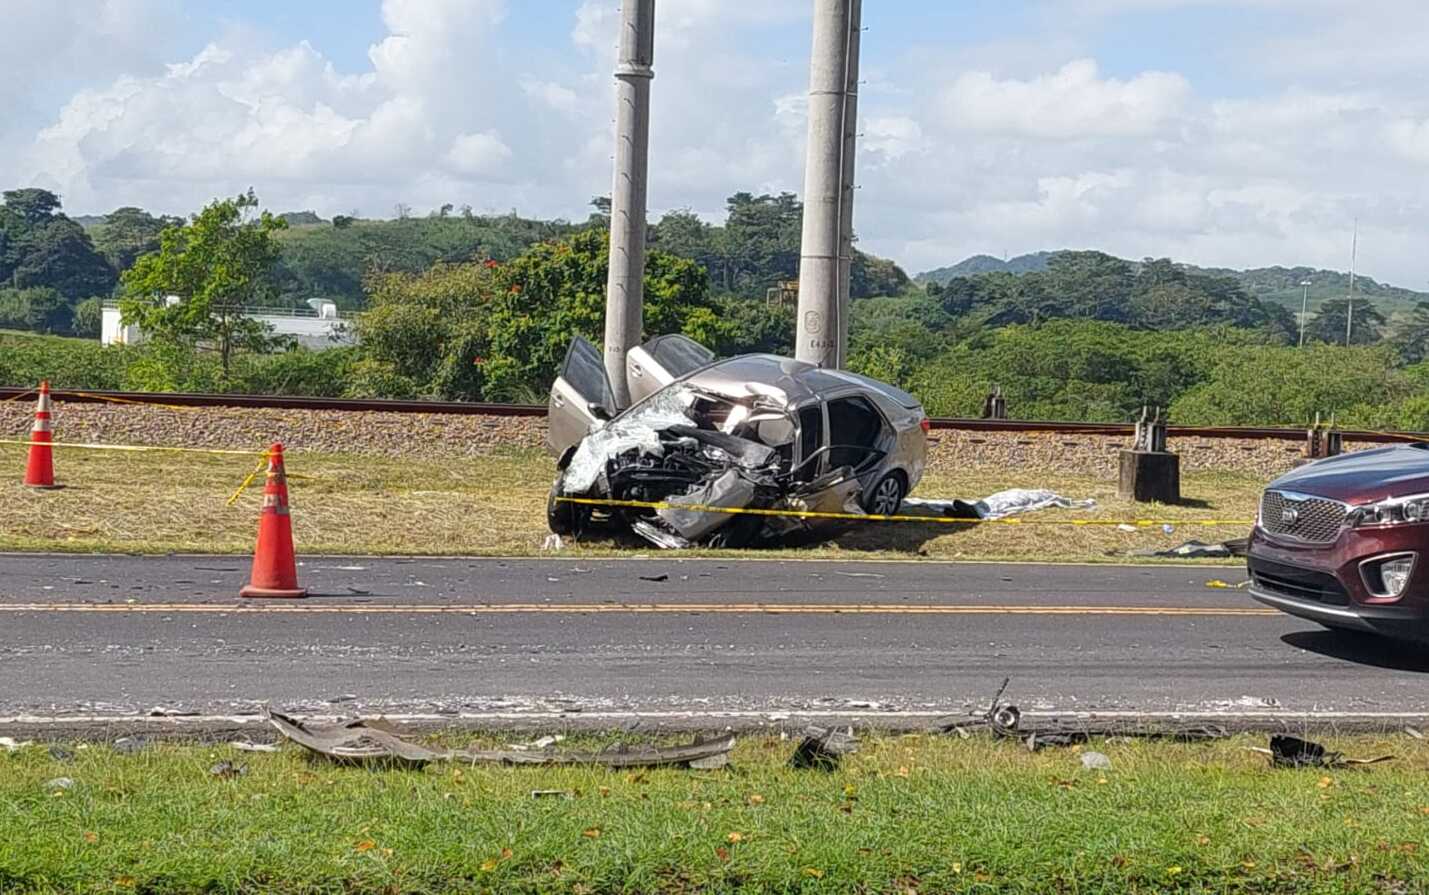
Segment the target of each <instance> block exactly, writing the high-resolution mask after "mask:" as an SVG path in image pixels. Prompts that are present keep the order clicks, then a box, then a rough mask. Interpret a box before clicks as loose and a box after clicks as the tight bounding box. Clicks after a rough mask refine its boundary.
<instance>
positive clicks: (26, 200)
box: [3, 188, 60, 226]
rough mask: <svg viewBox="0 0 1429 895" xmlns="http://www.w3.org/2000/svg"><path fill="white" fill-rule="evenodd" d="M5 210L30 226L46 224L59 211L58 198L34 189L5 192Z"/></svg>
mask: <svg viewBox="0 0 1429 895" xmlns="http://www.w3.org/2000/svg"><path fill="white" fill-rule="evenodd" d="M3 195H4V198H5V208H6V209H7V210H8V211H10V212H11V213H13V214H14V215H16V216H17V217H19V219H20V220H21V221H23V222H25V223H26V224H29V225H30V226H35V225H37V224H45V223H48V222H49V221H50V220H51V219H53V218H54V216H55V215H56V213H58V212H59V210H60V197H59V196H57V195H55V194H54V193H52V192H50V191H49V190H42V189H36V188H28V189H22V190H6V191H5V192H4V194H3Z"/></svg>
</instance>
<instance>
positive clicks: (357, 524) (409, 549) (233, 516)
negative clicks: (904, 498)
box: [0, 446, 1261, 561]
mask: <svg viewBox="0 0 1429 895" xmlns="http://www.w3.org/2000/svg"><path fill="white" fill-rule="evenodd" d="M56 454H57V458H56V466H57V472H58V478H59V480H60V481H61V482H63V483H64V484H65V487H64V488H63V489H61V490H59V491H48V492H47V491H32V490H28V489H25V488H23V487H21V486H20V485H19V484H18V479H19V475H18V470H20V469H21V468H22V467H23V460H24V449H23V448H20V447H15V446H0V468H6V469H12V470H16V471H17V472H16V475H15V476H14V477H12V478H11V479H10V481H8V482H6V483H5V484H3V485H0V495H3V497H4V500H3V501H0V549H4V550H67V551H82V552H97V551H117V552H138V553H163V552H213V553H228V552H232V553H242V552H246V551H248V550H250V549H251V548H252V543H253V536H254V532H255V530H256V524H257V513H258V506H259V503H260V501H261V492H262V489H261V483H262V479H261V476H260V477H259V479H258V480H257V481H256V482H255V484H254V486H253V487H251V488H250V489H249V490H248V491H247V492H245V493H244V494H243V495H242V497H241V498H240V499H239V500H238V501H237V502H235V503H234V504H233V505H232V506H229V505H228V504H227V501H228V498H229V496H230V495H231V494H232V493H233V491H234V490H235V489H236V488H237V487H238V485H239V483H240V482H241V481H242V480H243V478H244V477H245V476H246V475H247V474H248V473H249V472H250V471H251V469H252V468H253V464H252V462H250V461H249V460H248V459H246V458H244V457H234V456H210V455H201V454H176V453H138V454H130V453H116V452H107V451H106V452H100V451H83V450H66V449H61V450H59V451H57V452H56ZM255 460H256V458H255ZM288 471H289V472H290V473H291V474H292V475H293V479H292V480H291V482H290V489H291V492H292V500H293V515H292V519H293V524H294V528H295V535H296V537H297V541H298V545H299V549H300V550H301V551H303V552H307V553H361V554H436V555H440V554H462V555H529V554H535V553H538V552H539V551H540V548H541V544H542V542H543V541H544V539H545V537H546V534H547V532H546V525H545V499H546V491H547V488H548V487H549V484H550V480H551V476H552V472H553V470H552V467H551V463H550V461H549V460H548V459H547V458H546V457H545V456H544V455H542V454H540V453H539V452H536V451H530V450H513V449H494V450H492V451H490V452H488V453H486V454H483V455H481V456H476V457H452V458H444V459H430V458H405V459H397V458H389V457H374V456H367V455H359V454H337V453H305V452H294V453H291V454H289V457H288ZM1013 487H1025V488H1050V489H1053V490H1055V491H1058V492H1060V493H1062V494H1065V495H1067V496H1068V497H1073V498H1084V497H1094V498H1096V499H1097V501H1098V507H1097V509H1095V510H1092V511H1061V510H1051V511H1046V512H1042V513H1038V514H1036V515H1035V516H1030V517H1028V520H1029V522H1050V521H1056V520H1073V519H1106V520H1124V519H1145V518H1156V519H1158V520H1160V519H1166V520H1172V521H1173V522H1175V521H1177V520H1194V519H1205V518H1211V517H1214V518H1218V519H1227V518H1231V519H1246V520H1248V519H1251V518H1253V517H1254V514H1255V505H1256V500H1257V496H1258V494H1259V490H1260V487H1261V482H1260V480H1259V479H1257V478H1256V477H1254V476H1251V475H1246V474H1234V473H1227V474H1216V473H1200V472H1190V473H1187V474H1186V475H1185V477H1184V481H1183V490H1184V493H1185V495H1186V497H1187V498H1188V500H1190V501H1191V503H1190V504H1188V505H1185V506H1175V507H1161V506H1147V505H1136V504H1132V503H1130V502H1129V501H1122V500H1119V499H1118V498H1117V497H1116V493H1115V492H1116V486H1115V483H1114V482H1111V481H1106V480H1103V479H1100V478H1096V477H1093V476H1087V475H1058V474H1053V475H1043V474H1034V473H1032V472H1030V471H1027V470H995V469H987V468H946V467H938V468H933V469H931V470H930V471H929V473H928V476H927V478H926V479H925V480H924V482H923V484H922V486H921V487H920V488H919V489H918V494H919V495H920V496H928V497H963V498H968V499H975V498H980V497H984V496H986V495H988V494H990V493H992V492H994V491H999V490H1002V489H1004V488H1013ZM1244 533H1245V527H1244V526H1229V527H1216V528H1206V527H1201V526H1180V525H1178V526H1177V527H1176V528H1175V530H1174V531H1172V532H1171V533H1169V534H1168V533H1165V532H1163V531H1162V530H1161V528H1160V527H1159V526H1157V527H1154V528H1143V529H1138V530H1137V531H1135V532H1122V531H1118V530H1117V529H1116V528H1115V527H1114V526H1093V527H1072V526H1047V525H1030V524H1029V525H1024V526H1011V525H988V526H979V527H972V526H965V525H956V526H951V525H943V524H937V523H930V524H926V525H924V524H913V523H889V524H872V523H869V524H859V525H857V526H856V527H853V528H851V529H849V530H848V531H846V532H844V533H843V534H841V535H840V536H839V537H837V538H836V539H835V540H834V541H832V542H830V543H828V544H825V545H822V546H819V547H815V548H811V549H803V550H798V551H795V552H791V553H790V555H797V556H800V557H805V558H808V557H819V558H868V559H897V558H910V557H928V558H934V559H960V560H1047V561H1109V560H1118V561H1124V560H1126V559H1127V558H1128V557H1127V554H1128V553H1129V552H1130V551H1132V550H1136V549H1145V548H1151V547H1169V546H1174V545H1176V544H1179V543H1181V542H1182V541H1185V540H1187V539H1189V538H1199V539H1201V540H1206V541H1215V540H1222V539H1225V538H1228V537H1234V536H1238V535H1243V534H1244ZM568 549H571V550H575V551H580V552H584V553H590V554H593V555H594V554H607V553H629V552H631V551H632V550H634V551H638V552H646V551H652V550H654V549H655V548H653V547H650V546H648V545H644V544H643V542H639V543H636V542H628V541H627V542H615V541H612V540H610V539H608V538H603V537H600V536H591V537H587V538H585V539H584V540H583V541H582V542H581V543H579V544H574V545H571V546H570V547H569V548H568ZM759 555H763V556H770V555H774V556H777V555H780V552H774V553H772V554H771V553H770V552H768V551H765V552H762V553H761V554H759Z"/></svg>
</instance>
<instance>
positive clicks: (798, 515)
mask: <svg viewBox="0 0 1429 895" xmlns="http://www.w3.org/2000/svg"><path fill="white" fill-rule="evenodd" d="M556 501H557V502H558V503H570V504H577V505H579V506H587V507H622V508H628V509H640V510H689V511H690V512H695V513H725V514H726V515H730V516H784V517H789V518H794V519H848V520H851V521H855V522H921V523H925V524H926V523H934V524H939V525H1072V526H1097V525H1134V526H1136V527H1137V528H1151V527H1154V526H1161V525H1203V526H1224V527H1230V526H1235V527H1238V528H1239V527H1246V526H1250V525H1254V524H1255V522H1254V520H1251V519H1133V520H1130V521H1127V520H1124V519H1020V518H1018V517H1016V516H1009V517H1006V518H1003V519H953V518H950V517H948V516H896V515H895V516H889V515H880V514H877V513H820V512H814V511H812V510H767V509H753V508H749V507H738V508H736V507H713V506H705V505H701V504H673V503H668V502H666V501H655V500H599V499H595V498H587V497H558V498H556Z"/></svg>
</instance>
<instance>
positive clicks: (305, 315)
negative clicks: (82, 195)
mask: <svg viewBox="0 0 1429 895" xmlns="http://www.w3.org/2000/svg"><path fill="white" fill-rule="evenodd" d="M165 301H167V302H168V303H169V304H178V302H179V298H178V296H176V295H170V296H168V298H166V299H165ZM308 304H309V305H310V306H311V310H291V311H290V310H285V309H282V308H251V309H248V310H246V311H245V312H244V316H245V317H250V318H252V319H254V320H260V321H262V322H263V323H266V324H268V325H269V326H270V327H271V328H272V330H273V335H275V336H290V337H292V338H293V339H296V340H297V343H298V344H299V345H302V346H303V347H304V348H311V349H313V350H314V351H321V350H323V349H324V348H337V347H339V346H342V345H353V344H356V342H357V338H356V336H355V335H354V334H353V333H352V331H351V329H350V328H349V327H347V326H345V325H344V323H345V322H346V318H344V317H343V316H342V315H341V314H339V313H338V312H337V305H336V304H333V303H332V302H330V301H323V300H322V299H316V298H315V299H312V300H311V301H309V302H308ZM99 341H100V343H101V344H104V345H137V344H139V343H140V342H141V341H143V335H142V334H141V333H140V332H139V327H138V326H136V325H134V324H130V325H129V326H124V325H123V324H122V323H121V322H120V315H119V306H118V304H116V303H114V302H105V304H104V313H103V318H102V323H101V326H100V329H99Z"/></svg>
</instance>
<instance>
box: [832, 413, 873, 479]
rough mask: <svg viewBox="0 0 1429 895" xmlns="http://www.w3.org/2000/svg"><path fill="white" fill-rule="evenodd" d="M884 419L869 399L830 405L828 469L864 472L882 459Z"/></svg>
mask: <svg viewBox="0 0 1429 895" xmlns="http://www.w3.org/2000/svg"><path fill="white" fill-rule="evenodd" d="M882 436H883V417H882V416H881V415H880V414H879V412H878V411H877V410H876V409H875V408H874V406H873V405H872V404H870V403H869V402H868V399H867V398H863V397H851V398H839V399H837V400H834V401H830V402H829V439H830V446H829V466H830V467H835V468H836V467H839V466H852V467H853V468H854V469H856V470H861V469H864V468H866V467H868V466H870V465H872V464H874V463H876V462H878V461H879V460H881V459H882V458H883V451H882V450H879V448H878V445H879V442H880V441H881V440H882Z"/></svg>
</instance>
